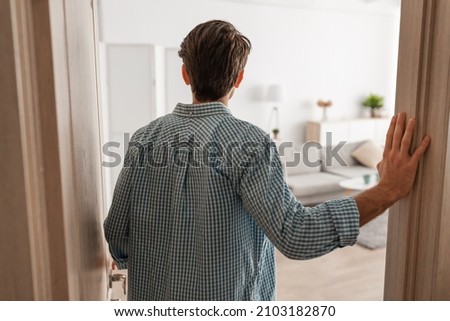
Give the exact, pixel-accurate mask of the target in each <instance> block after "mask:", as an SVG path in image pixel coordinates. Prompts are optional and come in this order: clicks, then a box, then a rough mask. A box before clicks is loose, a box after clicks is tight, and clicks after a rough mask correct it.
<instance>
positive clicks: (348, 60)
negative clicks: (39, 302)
mask: <svg viewBox="0 0 450 321" xmlns="http://www.w3.org/2000/svg"><path fill="white" fill-rule="evenodd" d="M303 1H305V0H303ZM336 1H338V0H333V1H331V0H330V1H329V2H328V3H333V4H334V9H333V10H331V9H329V10H327V9H326V2H324V1H322V5H321V9H314V8H306V9H305V8H292V7H280V6H270V5H251V4H241V3H236V2H233V1H231V2H222V1H218V0H216V1H214V0H189V1H186V0H164V1H162V0H161V1H156V0H128V1H123V0H106V1H105V0H103V1H101V3H100V10H101V11H100V35H101V41H102V42H105V43H122V44H126V43H130V44H153V45H158V46H162V47H166V48H178V47H179V45H180V43H181V41H182V39H183V38H184V37H185V36H186V34H187V33H188V32H189V31H190V30H191V29H192V28H193V27H194V26H195V25H197V24H198V23H201V22H204V21H206V20H210V19H224V20H228V21H230V22H232V23H233V24H234V25H235V26H236V27H237V28H238V29H239V30H241V32H242V33H244V34H245V35H246V36H248V37H249V38H250V39H251V41H252V43H253V51H252V53H251V55H250V57H249V62H248V65H247V68H246V78H245V81H244V83H243V84H242V86H241V88H240V89H239V90H238V91H237V93H236V95H235V98H233V99H232V101H231V102H230V109H231V111H232V112H233V114H234V115H236V116H237V117H239V118H242V119H245V120H249V121H251V122H253V123H255V124H257V125H259V126H261V127H262V128H264V129H267V126H268V117H269V114H270V107H271V104H270V103H266V102H264V101H262V100H261V95H262V92H263V90H264V88H265V86H267V85H268V84H270V83H282V84H285V85H286V87H287V91H288V101H287V102H286V103H283V104H281V105H280V129H281V136H282V138H283V139H284V140H294V141H298V142H299V141H302V140H303V139H304V130H305V129H304V123H305V122H306V121H308V120H318V119H320V115H321V110H319V108H317V107H316V106H315V102H316V101H317V100H318V99H319V98H323V99H331V100H333V102H334V106H333V107H332V108H331V110H330V111H329V118H331V119H333V118H334V119H338V118H352V117H357V116H358V115H360V114H361V112H362V108H361V107H360V101H361V99H362V97H363V96H364V95H366V94H368V93H370V92H375V93H379V94H382V95H384V96H385V105H386V107H387V108H388V109H389V110H390V111H391V112H392V111H393V108H394V94H395V78H396V64H397V45H398V32H399V30H398V29H399V14H398V13H397V14H392V10H386V11H383V10H376V11H375V10H374V13H373V14H370V13H368V11H370V9H367V10H348V7H347V8H341V9H339V10H336ZM339 1H343V0H339ZM353 1H355V0H353ZM291 2H292V1H291ZM299 2H301V0H299ZM347 2H348V1H347ZM370 5H372V4H368V5H367V7H365V8H370V7H368V6H370ZM324 6H325V9H324ZM180 65H181V61H180ZM130 81H132V80H130ZM179 81H180V83H181V82H182V80H181V77H179ZM177 86H178V85H177ZM170 100H171V99H170ZM175 100H176V98H175ZM166 101H169V99H167V100H166ZM172 108H173V106H168V109H169V110H170V109H172ZM136 129H137V128H136Z"/></svg>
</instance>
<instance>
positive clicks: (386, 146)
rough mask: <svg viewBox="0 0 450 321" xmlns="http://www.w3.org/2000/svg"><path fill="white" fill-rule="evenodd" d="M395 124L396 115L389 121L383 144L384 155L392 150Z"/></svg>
mask: <svg viewBox="0 0 450 321" xmlns="http://www.w3.org/2000/svg"><path fill="white" fill-rule="evenodd" d="M396 123H397V115H394V116H393V117H392V119H391V124H390V125H389V129H388V131H387V134H386V142H385V144H384V155H386V154H388V153H389V151H390V150H391V148H392V138H393V137H394V130H395V124H396Z"/></svg>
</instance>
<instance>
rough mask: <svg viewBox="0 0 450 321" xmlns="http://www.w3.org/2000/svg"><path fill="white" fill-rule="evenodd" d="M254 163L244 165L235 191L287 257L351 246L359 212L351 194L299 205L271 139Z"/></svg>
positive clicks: (312, 255)
mask: <svg viewBox="0 0 450 321" xmlns="http://www.w3.org/2000/svg"><path fill="white" fill-rule="evenodd" d="M263 145H264V147H263V148H262V152H260V154H259V155H258V157H257V159H258V162H255V163H253V164H252V165H248V166H247V168H246V170H245V171H244V174H243V175H242V177H241V181H240V190H239V193H240V195H241V198H242V200H243V204H244V207H245V208H246V210H247V211H248V212H249V213H251V215H252V216H253V217H254V219H255V220H256V222H257V223H258V225H259V226H260V227H261V228H262V229H263V230H264V232H265V234H266V235H267V236H268V238H269V239H270V240H271V242H272V243H273V244H274V245H275V246H276V247H277V248H278V249H279V250H280V251H281V252H282V253H283V254H284V255H285V256H287V257H289V258H291V259H299V260H307V259H311V258H315V257H318V256H321V255H324V254H326V253H328V252H331V251H332V250H334V249H336V248H338V247H344V246H348V245H353V244H355V243H356V238H357V236H358V234H359V212H358V208H357V206H356V202H355V201H354V199H353V198H351V197H347V198H341V199H338V200H331V201H328V202H325V203H323V204H320V205H317V206H315V207H304V206H303V205H302V204H301V202H299V201H297V199H296V197H295V196H294V195H293V194H292V192H291V191H290V190H289V187H288V186H287V184H286V183H285V181H284V175H283V166H282V163H281V161H280V158H279V155H278V153H277V152H276V148H274V145H273V143H270V142H266V143H265V144H263Z"/></svg>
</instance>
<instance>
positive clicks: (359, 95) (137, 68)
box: [99, 0, 400, 300]
mask: <svg viewBox="0 0 450 321" xmlns="http://www.w3.org/2000/svg"><path fill="white" fill-rule="evenodd" d="M199 8H201V10H199ZM191 11H192V12H191ZM187 12H188V13H187ZM99 14H100V16H99V21H100V31H101V32H100V66H101V68H100V71H101V75H102V77H101V79H102V82H101V88H102V97H103V99H102V101H103V103H102V106H103V110H104V113H103V114H104V115H105V117H106V118H105V119H104V120H105V125H106V126H104V143H110V142H113V143H119V144H120V145H117V144H114V145H110V147H109V149H108V152H110V153H114V154H116V153H117V155H119V158H120V159H122V160H123V154H124V151H125V150H126V146H127V140H128V139H129V137H130V135H131V134H132V133H133V132H134V131H135V130H136V129H138V128H139V127H141V126H143V125H145V124H146V123H148V122H150V121H151V120H153V119H155V118H156V117H159V116H162V115H164V114H165V113H168V112H171V110H172V109H173V108H174V105H175V103H176V102H178V101H182V102H183V101H184V102H189V100H190V94H189V88H188V87H186V86H184V84H183V83H182V80H181V76H180V75H179V73H180V67H181V61H180V60H177V59H178V57H177V48H178V45H179V43H180V42H181V40H182V38H183V37H184V36H185V34H186V32H187V31H188V30H190V29H191V28H192V27H193V26H194V25H196V24H197V23H200V22H203V21H205V20H210V19H213V18H220V19H225V20H229V21H231V22H232V23H234V24H235V25H236V26H237V27H238V28H239V29H240V30H241V31H242V32H243V33H244V34H246V35H248V36H249V37H250V39H251V40H252V42H253V44H254V50H253V52H252V54H251V56H250V58H249V63H248V66H247V68H246V79H245V82H244V86H243V87H242V88H241V89H240V90H239V91H238V93H237V94H236V97H235V98H234V99H233V101H232V103H231V105H230V109H231V111H232V113H233V114H234V115H235V116H237V117H238V118H241V119H244V120H247V121H250V122H252V123H254V124H256V125H258V126H260V127H261V128H263V129H266V130H270V128H267V124H268V120H269V119H270V117H271V115H270V114H271V108H272V103H271V102H269V101H267V100H266V99H265V93H264V92H265V90H266V89H267V87H268V86H269V85H270V84H272V83H276V84H281V85H282V86H283V87H284V88H285V89H286V92H287V96H288V98H287V99H285V101H284V102H281V103H280V106H279V130H280V137H281V139H282V140H284V141H292V142H294V144H296V145H300V144H303V143H304V142H305V141H306V139H307V124H308V122H316V123H321V121H322V117H323V116H322V111H321V109H320V108H318V107H317V106H316V102H317V100H319V99H323V100H332V102H333V106H332V107H331V108H330V109H329V111H328V121H329V122H332V121H336V122H339V126H340V127H339V130H341V131H342V130H347V129H345V128H344V129H342V128H343V127H342V126H341V124H342V123H341V122H340V121H344V122H345V121H348V120H354V119H361V118H364V117H366V113H367V112H366V110H365V109H364V108H363V107H362V106H361V101H362V100H363V98H364V97H365V96H366V95H369V94H370V93H376V94H380V95H382V96H383V97H384V106H385V109H386V111H385V112H386V114H387V115H389V114H392V113H393V111H394V101H395V79H396V60H397V50H398V49H397V45H398V29H399V16H400V7H399V3H398V2H396V1H395V2H394V1H370V2H369V1H357V0H355V1H344V0H340V1H333V3H332V4H330V1H318V2H316V3H315V4H311V2H310V1H295V2H294V1H281V2H280V1H256V0H255V1H227V0H223V1H220V0H210V1H191V2H190V3H189V7H187V8H186V6H185V5H184V3H183V2H182V1H175V0H171V1H165V2H164V3H155V2H148V3H140V4H139V5H138V4H136V5H133V6H124V5H123V2H120V1H109V0H108V1H100V11H99ZM168 17H171V18H168ZM173 21H176V24H174V23H173ZM269 21H270V23H268V22H269ZM119 27H120V28H119ZM186 100H187V101H186ZM348 126H349V128H350V127H352V126H354V124H353V123H350V124H349V125H348ZM354 136H355V135H353V137H350V138H351V139H352V140H355V141H357V140H358V138H359V136H358V137H354ZM103 154H104V155H103V158H104V159H103V160H104V161H107V162H108V163H114V161H115V160H117V158H115V157H112V158H107V157H105V153H103ZM106 156H109V155H106ZM121 165H122V163H121V162H119V163H118V164H117V165H113V164H112V165H111V166H107V167H105V173H106V175H105V177H106V179H107V184H106V186H107V190H106V194H107V205H109V203H110V200H111V194H112V189H113V186H114V184H115V180H116V179H117V175H118V172H119V171H120V168H121ZM288 179H289V178H288ZM342 195H344V193H342ZM299 198H300V200H302V198H301V197H299ZM384 257H385V249H384V248H383V247H381V248H378V249H375V250H369V249H367V248H363V247H360V246H359V245H356V246H355V247H353V248H348V249H342V250H337V251H336V252H335V253H332V254H330V255H328V256H326V257H323V258H319V259H316V260H312V261H309V262H294V261H290V260H287V259H285V258H283V257H281V256H279V257H278V290H277V293H278V299H282V300H283V299H285V300H309V299H311V300H312V299H330V300H339V299H347V300H360V299H367V300H380V299H382V296H383V279H384V276H383V273H384ZM361 262H364V263H367V264H362V263H361ZM318 267H320V268H318ZM293 280H296V282H297V281H298V283H296V282H293Z"/></svg>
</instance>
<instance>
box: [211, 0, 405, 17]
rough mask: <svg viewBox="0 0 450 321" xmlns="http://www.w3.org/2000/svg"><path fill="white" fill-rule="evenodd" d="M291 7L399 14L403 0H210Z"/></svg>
mask: <svg viewBox="0 0 450 321" xmlns="http://www.w3.org/2000/svg"><path fill="white" fill-rule="evenodd" d="M208 1H215V2H227V3H234V4H245V5H258V6H272V7H281V8H289V9H311V10H332V11H349V12H364V13H375V14H376V13H388V14H399V13H400V2H401V0H208Z"/></svg>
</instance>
